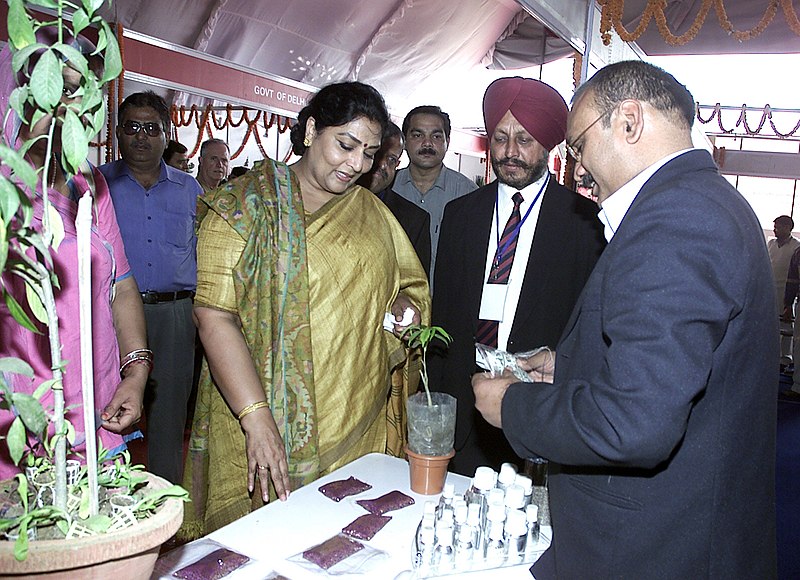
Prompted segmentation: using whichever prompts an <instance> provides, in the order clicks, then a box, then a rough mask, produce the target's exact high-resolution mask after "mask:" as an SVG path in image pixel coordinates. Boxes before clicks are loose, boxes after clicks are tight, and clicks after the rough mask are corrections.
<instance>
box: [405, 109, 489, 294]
mask: <svg viewBox="0 0 800 580" xmlns="http://www.w3.org/2000/svg"><path fill="white" fill-rule="evenodd" d="M403 135H404V136H405V140H406V152H407V153H408V159H409V166H408V167H406V168H405V169H401V170H400V171H398V172H397V176H396V177H395V180H394V187H393V190H394V192H395V193H397V194H398V195H400V196H401V197H404V198H405V199H407V200H408V201H410V202H411V203H413V204H416V205H418V206H419V207H421V208H422V209H424V210H425V211H427V212H428V213H429V214H430V215H431V269H430V280H431V291H433V272H434V269H435V266H436V247H437V246H438V244H439V230H440V229H441V224H442V218H443V217H444V206H446V205H447V203H448V202H449V201H452V200H454V199H456V198H458V197H461V196H462V195H466V194H468V193H469V192H471V191H474V190H475V189H477V187H478V186H477V185H476V184H475V182H473V181H472V180H471V179H469V178H468V177H466V176H465V175H462V174H461V173H459V172H458V171H453V170H452V169H450V168H448V167H445V165H444V163H443V160H444V155H445V153H447V147H448V146H449V145H450V117H449V115H448V114H447V113H445V112H444V111H442V110H441V109H440V108H439V107H436V106H433V105H422V106H420V107H415V108H413V109H411V111H409V113H408V114H407V115H406V118H405V119H404V120H403Z"/></svg>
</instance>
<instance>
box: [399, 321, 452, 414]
mask: <svg viewBox="0 0 800 580" xmlns="http://www.w3.org/2000/svg"><path fill="white" fill-rule="evenodd" d="M401 336H402V338H404V339H405V340H406V341H407V344H408V346H409V347H410V348H420V349H422V370H421V372H420V376H421V377H422V386H424V387H425V394H426V395H427V397H428V406H429V407H431V406H433V401H432V400H431V390H430V386H429V385H428V362H427V361H428V347H429V346H430V344H431V343H432V342H433V341H434V340H440V341H441V342H442V343H444V344H445V345H449V344H450V343H451V342H452V341H453V337H452V336H450V335H449V334H448V333H447V332H446V331H445V329H444V328H442V327H441V326H424V325H420V324H414V325H411V326H409V327H408V328H406V329H405V330H404V331H403V334H402V335H401Z"/></svg>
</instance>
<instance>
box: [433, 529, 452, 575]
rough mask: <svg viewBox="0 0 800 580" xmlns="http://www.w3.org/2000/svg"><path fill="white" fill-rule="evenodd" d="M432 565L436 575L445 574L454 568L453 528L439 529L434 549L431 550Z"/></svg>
mask: <svg viewBox="0 0 800 580" xmlns="http://www.w3.org/2000/svg"><path fill="white" fill-rule="evenodd" d="M433 565H434V567H435V568H436V573H437V574H447V573H448V572H452V571H453V569H454V568H455V549H454V548H453V528H449V529H445V528H440V529H439V530H438V533H437V534H436V547H435V548H434V550H433Z"/></svg>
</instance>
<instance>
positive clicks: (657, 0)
mask: <svg viewBox="0 0 800 580" xmlns="http://www.w3.org/2000/svg"><path fill="white" fill-rule="evenodd" d="M598 3H599V4H600V7H601V12H600V34H601V37H602V39H603V44H605V45H606V46H607V45H609V44H611V30H612V29H614V30H615V31H616V33H617V34H618V35H619V37H620V38H621V39H622V40H623V41H625V42H633V41H635V40H637V39H638V38H639V37H640V36H641V35H642V34H644V32H645V30H647V28H648V26H649V25H650V20H655V21H656V26H657V27H658V31H659V33H660V34H661V37H662V38H663V39H664V40H665V41H666V42H667V44H669V45H672V46H680V45H683V44H686V43H687V42H689V41H691V40H693V39H694V38H695V37H696V36H697V33H698V32H700V28H702V26H703V24H704V23H705V20H706V17H707V16H708V13H709V12H710V11H711V8H712V7H713V8H714V11H715V12H716V13H717V19H718V20H719V23H720V26H721V27H722V29H723V30H724V31H725V32H727V33H728V34H729V35H730V36H732V37H733V38H734V39H735V40H737V41H739V42H744V41H746V40H751V39H753V38H756V37H757V36H759V35H760V34H761V33H762V32H764V30H765V29H766V28H767V26H768V25H769V24H770V22H772V20H773V19H774V18H775V15H776V14H777V12H778V5H779V4H780V6H781V8H782V9H783V14H784V16H785V17H786V22H787V24H788V25H789V28H790V29H791V30H792V32H794V33H795V34H797V35H798V36H800V19H798V17H797V13H796V12H795V10H794V7H793V6H792V0H770V2H769V4H768V6H767V9H766V10H765V11H764V14H763V15H762V16H761V19H760V20H759V22H758V24H756V25H755V26H754V27H753V28H751V29H750V30H737V29H736V28H735V27H734V25H733V23H732V22H731V21H730V19H729V18H728V13H727V12H726V11H725V1H724V0H703V4H702V5H701V7H700V11H699V12H698V13H697V16H696V17H695V19H694V22H692V25H691V26H690V27H689V29H688V30H687V31H686V32H684V33H683V34H681V35H679V36H676V35H675V34H673V32H672V31H671V30H670V29H669V25H668V24H667V17H666V15H665V14H664V10H665V9H666V6H667V3H666V2H665V1H664V0H648V2H647V6H645V9H644V11H643V12H642V15H641V18H640V20H639V24H638V25H637V26H636V29H635V30H634V31H633V32H630V31H628V30H627V29H626V28H625V26H624V25H623V23H622V17H623V12H624V9H625V0H598Z"/></svg>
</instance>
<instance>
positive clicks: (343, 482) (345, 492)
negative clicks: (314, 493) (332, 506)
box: [319, 475, 372, 502]
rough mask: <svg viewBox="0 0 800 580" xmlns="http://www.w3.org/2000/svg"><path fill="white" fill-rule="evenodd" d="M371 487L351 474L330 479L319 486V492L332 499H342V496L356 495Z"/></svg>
mask: <svg viewBox="0 0 800 580" xmlns="http://www.w3.org/2000/svg"><path fill="white" fill-rule="evenodd" d="M369 489H372V486H371V485H370V484H368V483H364V482H363V481H361V480H360V479H356V478H355V477H353V476H352V475H351V476H350V477H348V478H347V479H339V480H337V481H331V482H330V483H326V484H325V485H321V486H320V487H319V491H320V493H322V495H324V496H325V497H327V498H330V499H332V500H333V501H337V502H338V501H342V500H343V499H344V498H346V497H348V496H351V495H358V494H359V493H362V492H364V491H367V490H369Z"/></svg>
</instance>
